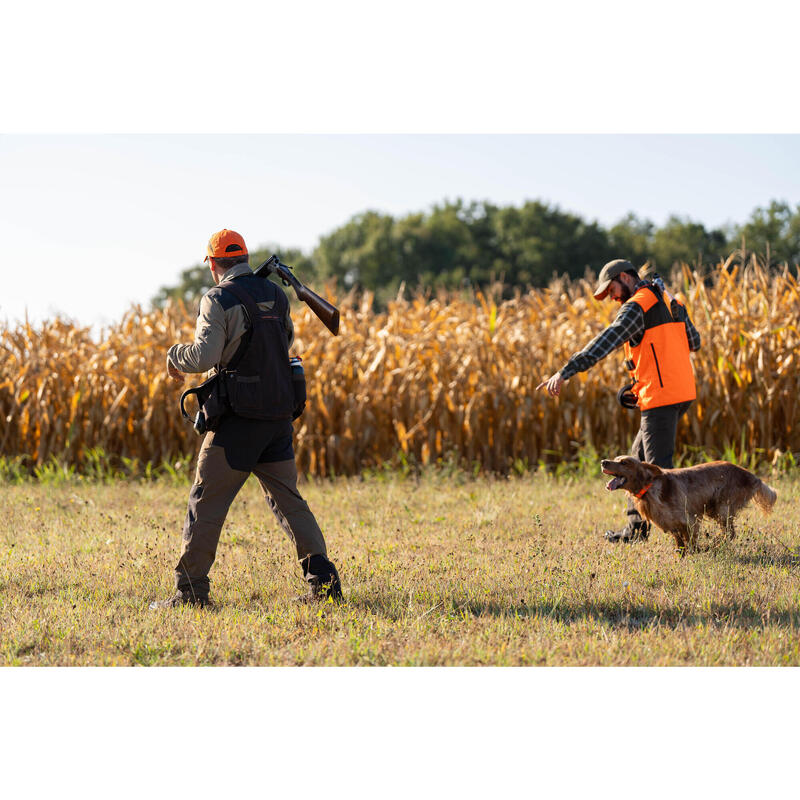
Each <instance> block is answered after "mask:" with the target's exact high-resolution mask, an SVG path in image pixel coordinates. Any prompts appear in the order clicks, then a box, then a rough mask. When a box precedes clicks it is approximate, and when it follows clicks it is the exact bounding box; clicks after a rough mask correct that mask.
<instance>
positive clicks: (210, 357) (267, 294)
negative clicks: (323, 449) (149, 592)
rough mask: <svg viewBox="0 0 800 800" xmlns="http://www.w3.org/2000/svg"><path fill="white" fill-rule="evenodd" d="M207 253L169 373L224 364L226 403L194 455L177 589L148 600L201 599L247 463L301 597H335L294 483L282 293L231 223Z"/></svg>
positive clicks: (334, 583)
mask: <svg viewBox="0 0 800 800" xmlns="http://www.w3.org/2000/svg"><path fill="white" fill-rule="evenodd" d="M205 261H206V262H208V265H209V268H210V269H211V274H212V276H213V278H214V283H215V284H216V286H214V287H213V288H211V289H209V291H208V292H207V293H206V294H205V295H204V296H203V298H202V300H201V301H200V312H199V314H198V317H197V324H196V326H195V335H194V341H193V342H192V343H191V344H175V345H173V346H172V347H170V348H169V350H168V351H167V373H168V374H169V376H170V377H171V378H172V379H173V380H174V381H176V382H178V383H183V381H184V373H187V372H190V373H202V372H208V371H210V370H213V371H215V372H217V373H220V372H221V373H222V374H221V375H220V384H221V385H222V386H223V387H224V390H225V397H226V401H225V402H226V408H227V410H226V412H225V413H224V414H223V415H222V417H221V419H220V420H219V421H218V423H216V424H215V425H214V429H213V430H211V431H209V432H208V433H206V435H205V438H204V439H203V444H202V446H201V448H200V453H199V455H198V459H197V471H196V474H195V479H194V484H193V486H192V489H191V491H190V493H189V507H188V510H187V513H186V520H185V522H184V526H183V546H182V549H181V557H180V560H179V561H178V564H177V566H176V568H175V594H174V595H172V596H171V597H170V598H168V599H167V600H162V601H160V602H155V603H151V605H150V607H151V608H165V607H173V606H178V605H183V604H186V603H189V604H192V605H199V606H206V605H208V603H209V587H210V581H209V577H208V573H209V570H210V569H211V565H212V564H213V563H214V559H215V557H216V551H217V544H218V542H219V537H220V532H221V530H222V525H223V523H224V521H225V517H226V515H227V513H228V509H229V508H230V505H231V503H232V502H233V499H234V497H235V496H236V494H237V493H238V492H239V490H240V489H241V488H242V486H243V485H244V483H245V481H246V480H247V478H248V476H249V475H250V474H251V473H252V474H254V475H255V476H256V477H257V478H258V480H259V482H260V484H261V488H262V489H263V491H264V496H265V498H266V501H267V504H268V505H269V507H270V508H271V510H272V511H273V513H274V514H275V517H276V518H277V520H278V523H279V524H280V525H281V527H282V528H283V529H284V531H285V532H286V534H287V535H288V536H289V538H290V539H291V541H292V542H293V544H294V545H295V548H296V550H297V557H298V559H299V561H300V565H301V567H302V569H303V575H304V578H305V580H306V582H307V584H308V587H309V588H308V593H307V594H306V595H304V596H303V598H302V599H306V600H317V599H327V598H332V599H334V600H340V599H341V597H342V590H341V584H340V581H339V575H338V573H337V571H336V567H335V566H334V564H333V563H332V562H331V561H329V560H328V557H327V549H326V546H325V539H324V538H323V536H322V531H321V530H320V528H319V525H318V524H317V521H316V519H315V518H314V515H313V514H312V513H311V510H310V509H309V507H308V504H307V503H306V501H305V500H304V499H303V498H302V496H301V495H300V493H299V492H298V490H297V467H296V465H295V460H294V449H293V447H292V418H293V416H295V413H294V410H295V398H294V388H293V384H292V377H291V369H290V367H289V347H291V344H292V341H293V338H294V328H293V326H292V320H291V317H290V316H289V301H288V299H287V298H286V295H285V293H284V292H283V290H282V289H281V288H280V287H279V286H278V285H277V284H275V283H273V282H272V281H270V280H266V279H265V278H262V277H257V276H255V275H254V274H253V272H252V271H251V269H250V266H249V257H248V252H247V245H246V244H245V242H244V239H243V238H242V237H241V236H240V235H239V234H238V233H236V231H232V230H228V229H227V228H226V229H223V230H221V231H218V232H217V233H215V234H214V235H213V236H212V237H211V239H210V240H209V242H208V250H207V255H206V258H205Z"/></svg>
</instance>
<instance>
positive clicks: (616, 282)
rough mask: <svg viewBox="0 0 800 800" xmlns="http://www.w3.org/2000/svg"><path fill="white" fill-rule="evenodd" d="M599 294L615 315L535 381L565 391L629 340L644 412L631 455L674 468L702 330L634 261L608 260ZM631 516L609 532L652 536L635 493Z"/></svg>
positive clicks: (631, 537)
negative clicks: (641, 273)
mask: <svg viewBox="0 0 800 800" xmlns="http://www.w3.org/2000/svg"><path fill="white" fill-rule="evenodd" d="M594 296H595V298H597V299H598V300H602V299H603V298H604V297H606V296H608V297H611V298H612V299H613V300H615V301H616V302H618V303H620V304H621V308H620V310H619V313H618V314H617V316H616V318H615V319H614V321H613V322H612V323H611V325H609V326H608V327H607V328H606V329H605V330H604V331H603V332H602V333H601V334H599V335H598V336H596V337H595V338H594V339H593V340H592V341H591V342H589V344H588V345H587V346H586V347H585V348H584V349H583V350H581V351H580V352H579V353H575V355H573V356H572V357H571V358H570V359H569V361H567V363H566V364H565V365H564V366H563V367H562V368H561V369H560V370H559V371H558V372H556V373H555V374H554V375H552V376H551V377H550V378H548V379H547V380H546V381H542V383H540V384H539V385H538V386H537V387H536V388H537V389H542V388H544V389H545V391H547V393H548V394H549V395H550V396H551V397H558V395H559V393H560V392H561V387H562V385H563V383H564V381H566V380H568V379H569V378H571V377H572V376H573V375H575V374H576V373H578V372H585V371H586V370H588V369H589V368H590V367H592V366H594V365H595V364H596V363H597V362H598V361H600V359H602V358H605V357H606V356H607V355H609V354H610V353H612V352H613V351H614V350H616V349H618V348H619V347H624V351H625V359H626V361H625V366H626V367H627V368H628V370H629V371H630V373H631V376H632V378H633V386H632V389H631V391H632V393H633V395H634V396H635V398H636V401H637V403H636V404H637V406H638V407H639V409H640V410H641V412H642V418H641V425H640V427H639V432H638V433H637V434H636V438H635V439H634V440H633V447H632V448H631V455H633V456H635V457H636V458H638V459H639V460H640V461H649V462H650V463H651V464H657V465H658V466H659V467H662V468H667V469H669V468H671V467H672V456H673V454H674V452H675V434H676V432H677V429H678V420H679V419H680V418H681V416H682V415H683V414H685V413H686V411H687V410H688V408H689V406H690V405H691V403H692V401H693V400H694V399H695V397H696V396H697V395H696V392H695V384H694V373H693V372H692V364H691V360H690V358H689V353H690V351H692V352H694V351H696V350H699V349H700V334H699V333H698V332H697V329H696V328H695V327H694V325H693V324H692V321H691V319H689V314H688V312H687V311H686V307H685V306H684V305H683V304H682V303H681V302H679V301H678V300H676V299H675V298H674V297H672V296H671V295H670V294H669V293H668V292H667V291H666V289H665V288H664V284H663V283H662V282H661V280H660V279H659V278H656V279H655V280H654V281H648V280H642V279H641V278H640V277H639V273H638V272H637V271H636V269H635V267H634V266H633V264H631V262H630V261H626V260H624V259H621V258H618V259H616V260H614V261H609V263H608V264H606V265H605V266H604V267H603V269H602V270H601V271H600V277H599V278H598V282H597V288H596V289H595V291H594ZM627 516H628V519H627V523H626V525H625V526H624V527H623V528H622V529H621V530H618V531H606V534H605V535H606V539H608V540H609V541H611V542H620V541H621V542H635V541H641V540H644V539H646V538H647V536H648V534H649V532H650V529H649V524H648V523H647V521H646V520H643V519H642V518H641V517H640V516H639V513H638V512H637V511H636V508H635V507H634V505H633V500H632V499H630V500H629V501H628V509H627Z"/></svg>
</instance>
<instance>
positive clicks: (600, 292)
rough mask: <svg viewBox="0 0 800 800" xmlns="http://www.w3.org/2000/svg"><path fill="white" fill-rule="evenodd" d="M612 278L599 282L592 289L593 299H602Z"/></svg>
mask: <svg viewBox="0 0 800 800" xmlns="http://www.w3.org/2000/svg"><path fill="white" fill-rule="evenodd" d="M613 280H614V279H613V278H609V279H608V280H607V281H604V282H603V283H601V284H600V285H599V286H598V287H597V288H596V289H595V290H594V299H595V300H604V299H605V297H606V295H607V294H608V287H609V286H611V281H613Z"/></svg>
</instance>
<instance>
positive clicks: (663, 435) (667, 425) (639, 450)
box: [627, 400, 693, 523]
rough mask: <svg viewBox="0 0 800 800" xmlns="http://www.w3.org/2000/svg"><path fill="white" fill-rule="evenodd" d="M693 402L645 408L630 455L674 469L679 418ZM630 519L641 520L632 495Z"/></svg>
mask: <svg viewBox="0 0 800 800" xmlns="http://www.w3.org/2000/svg"><path fill="white" fill-rule="evenodd" d="M692 402H693V401H691V400H688V401H687V402H685V403H675V404H674V405H671V406H659V407H658V408H650V409H648V410H647V411H642V421H641V424H640V426H639V432H638V433H637V434H636V438H635V439H634V440H633V446H632V447H631V455H632V456H634V458H638V459H639V461H647V462H649V463H650V464H655V465H656V466H658V467H661V468H662V469H672V457H673V455H675V435H676V433H677V431H678V420H679V419H680V418H681V417H682V416H683V415H684V414H685V413H686V412H687V411H688V410H689V406H690V405H691V404H692ZM627 513H628V520H629V521H630V522H631V523H635V522H641V521H642V518H641V517H640V516H639V512H638V511H637V510H636V508H635V506H634V505H633V498H632V497H630V496H629V497H628V512H627Z"/></svg>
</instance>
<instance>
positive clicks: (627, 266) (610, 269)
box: [594, 258, 636, 300]
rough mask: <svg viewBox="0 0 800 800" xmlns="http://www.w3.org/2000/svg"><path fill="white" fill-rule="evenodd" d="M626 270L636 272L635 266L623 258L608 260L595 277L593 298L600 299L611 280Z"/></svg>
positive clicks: (605, 292)
mask: <svg viewBox="0 0 800 800" xmlns="http://www.w3.org/2000/svg"><path fill="white" fill-rule="evenodd" d="M628 270H633V271H634V272H636V267H634V266H633V264H631V262H630V261H626V260H625V259H624V258H615V259H614V260H613V261H609V262H608V264H606V265H605V266H604V267H603V269H601V270H600V275H599V277H598V278H597V288H596V289H595V290H594V296H595V299H597V300H602V299H603V298H604V297H605V296H606V295H607V294H608V286H609V284H610V283H611V281H613V280H614V278H616V277H617V276H618V275H621V274H622V273H623V272H627V271H628Z"/></svg>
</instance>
